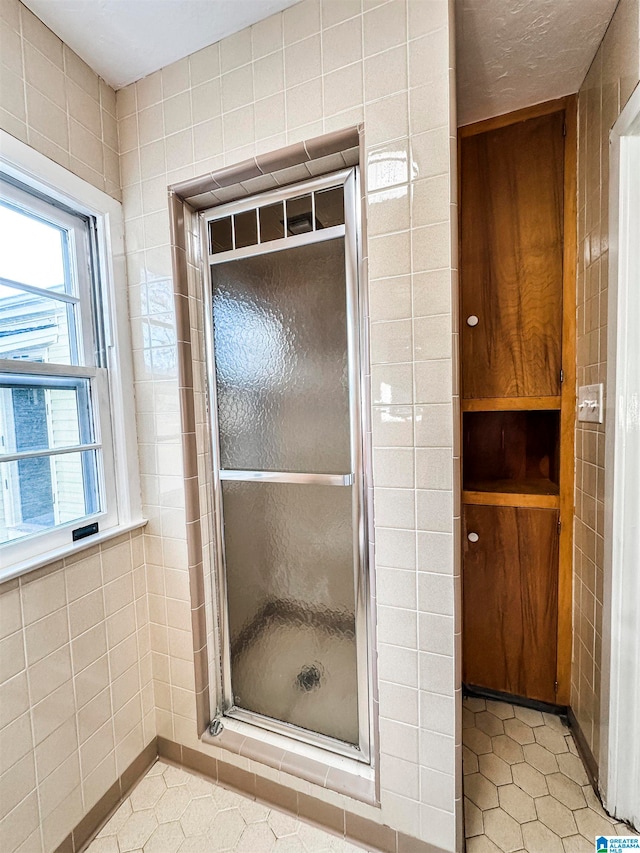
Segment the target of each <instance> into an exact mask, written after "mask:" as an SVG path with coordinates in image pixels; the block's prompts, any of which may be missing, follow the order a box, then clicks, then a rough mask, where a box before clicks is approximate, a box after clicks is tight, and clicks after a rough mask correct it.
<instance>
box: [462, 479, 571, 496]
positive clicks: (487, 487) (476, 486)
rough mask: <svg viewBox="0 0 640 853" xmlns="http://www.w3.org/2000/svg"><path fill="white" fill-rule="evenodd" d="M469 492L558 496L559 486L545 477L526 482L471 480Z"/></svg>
mask: <svg viewBox="0 0 640 853" xmlns="http://www.w3.org/2000/svg"><path fill="white" fill-rule="evenodd" d="M465 488H466V491H469V492H500V493H502V494H505V495H558V494H559V488H558V484H557V483H554V482H553V480H548V479H546V478H544V477H535V478H534V477H530V478H528V479H526V480H524V479H522V480H515V479H514V480H471V482H468V483H467V484H466V486H465Z"/></svg>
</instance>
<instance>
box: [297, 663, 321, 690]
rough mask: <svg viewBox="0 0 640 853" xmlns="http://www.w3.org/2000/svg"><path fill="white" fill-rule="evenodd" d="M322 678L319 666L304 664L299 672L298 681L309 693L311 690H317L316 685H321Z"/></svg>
mask: <svg viewBox="0 0 640 853" xmlns="http://www.w3.org/2000/svg"><path fill="white" fill-rule="evenodd" d="M321 679H322V675H321V673H320V670H319V669H318V667H317V666H314V665H311V666H303V667H302V669H301V670H300V672H299V673H298V676H297V678H296V683H297V685H298V687H299V688H300V690H305V691H306V692H307V693H309V692H310V691H311V690H315V689H316V687H320V681H321Z"/></svg>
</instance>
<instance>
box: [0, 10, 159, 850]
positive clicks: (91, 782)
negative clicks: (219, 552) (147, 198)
mask: <svg viewBox="0 0 640 853" xmlns="http://www.w3.org/2000/svg"><path fill="white" fill-rule="evenodd" d="M0 16H1V20H0V36H1V45H0V127H2V129H3V130H5V131H6V132H8V133H10V134H12V135H13V136H15V137H16V138H18V139H20V140H21V141H23V142H25V143H27V144H28V145H30V146H31V147H32V148H35V149H36V150H37V151H39V152H40V153H42V154H44V155H45V156H47V157H49V158H50V159H52V160H54V161H55V162H56V163H59V164H60V165H62V166H65V167H66V168H68V169H70V170H71V171H72V172H75V174H77V175H79V176H80V177H81V178H84V179H85V180H87V181H88V182H90V183H91V184H93V185H94V186H96V187H98V189H100V190H103V191H106V192H107V193H109V194H110V195H112V196H114V197H115V198H119V196H120V177H119V171H118V156H117V150H116V149H117V125H116V117H115V92H114V91H113V90H112V89H111V88H110V87H109V86H107V85H106V84H105V83H104V82H103V81H102V80H100V79H99V78H98V77H97V76H96V75H95V74H94V73H93V71H91V69H89V68H88V66H86V65H85V64H84V63H83V62H82V60H81V59H80V58H79V57H78V56H76V54H75V53H73V51H71V50H70V49H69V48H68V47H67V46H66V45H64V44H63V43H62V42H61V41H60V39H58V38H57V37H56V36H55V35H54V34H53V33H52V32H51V31H50V30H49V29H47V27H45V26H44V24H42V23H41V22H40V21H39V20H38V19H37V18H36V17H35V16H34V15H33V14H32V13H31V12H30V11H29V10H28V9H26V8H25V7H24V6H23V5H22V4H21V3H19V2H18V0H1V2H0ZM121 310H124V311H126V310H127V309H126V305H124V306H121ZM153 706H154V700H153V688H152V685H151V653H150V648H149V629H148V612H147V597H146V581H145V574H144V558H143V538H142V534H141V533H134V534H127V535H126V536H124V537H122V538H120V539H117V540H114V541H112V542H110V543H106V544H103V545H102V546H100V547H94V548H91V549H89V550H85V551H83V552H81V553H80V554H78V555H77V557H76V558H73V559H67V560H66V561H65V562H64V564H63V563H62V562H61V561H60V562H57V563H55V564H53V565H50V566H46V567H44V568H42V569H39V570H38V571H37V572H33V573H31V574H28V575H25V576H23V577H22V578H21V579H20V581H17V580H16V581H9V582H8V583H4V584H2V585H0V765H1V773H2V775H1V776H0V850H3V851H14V850H15V851H18V850H20V851H23V850H25V851H26V850H29V851H46V853H49V851H52V850H54V849H55V848H56V847H57V846H58V844H59V843H60V842H61V841H62V840H63V839H64V838H65V837H66V836H67V835H68V833H69V832H70V831H71V830H72V829H73V828H74V827H75V825H76V824H77V823H78V822H79V820H80V819H81V818H82V817H83V816H84V815H85V814H86V813H87V812H88V811H89V810H90V809H91V808H92V806H93V805H94V804H95V803H96V802H97V801H98V799H100V798H101V797H102V796H103V795H104V794H105V792H106V791H107V790H108V789H109V787H110V786H111V785H112V784H113V783H114V782H115V781H116V779H117V778H118V777H119V775H120V774H121V773H122V772H123V771H124V770H125V769H126V768H127V767H128V766H129V764H130V763H131V761H132V760H133V759H134V758H136V757H137V756H138V754H139V753H140V752H141V751H142V749H143V747H144V746H145V745H146V744H148V743H149V742H150V741H151V740H153V738H154V736H155V716H154V713H153Z"/></svg>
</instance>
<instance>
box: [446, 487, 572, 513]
mask: <svg viewBox="0 0 640 853" xmlns="http://www.w3.org/2000/svg"><path fill="white" fill-rule="evenodd" d="M462 503H463V504H472V505H476V506H521V507H528V508H530V509H557V508H558V507H559V506H560V498H559V496H558V495H557V494H555V495H545V494H539V493H535V492H483V491H475V490H473V489H464V490H463V492H462Z"/></svg>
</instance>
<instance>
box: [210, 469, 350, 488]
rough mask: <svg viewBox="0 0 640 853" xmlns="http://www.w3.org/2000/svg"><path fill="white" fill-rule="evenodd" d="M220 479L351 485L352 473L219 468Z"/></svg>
mask: <svg viewBox="0 0 640 853" xmlns="http://www.w3.org/2000/svg"><path fill="white" fill-rule="evenodd" d="M219 476H220V479H221V480H236V481H241V482H257V481H259V482H262V483H306V484H314V485H318V486H353V483H354V479H355V475H354V474H306V473H304V474H301V473H296V472H293V471H229V470H225V469H223V468H221V469H220V472H219Z"/></svg>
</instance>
